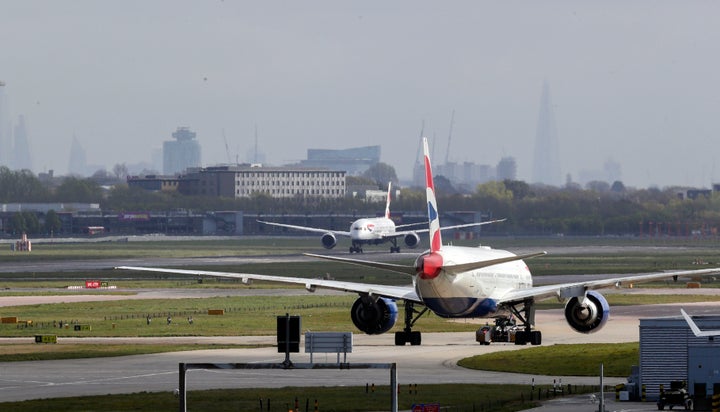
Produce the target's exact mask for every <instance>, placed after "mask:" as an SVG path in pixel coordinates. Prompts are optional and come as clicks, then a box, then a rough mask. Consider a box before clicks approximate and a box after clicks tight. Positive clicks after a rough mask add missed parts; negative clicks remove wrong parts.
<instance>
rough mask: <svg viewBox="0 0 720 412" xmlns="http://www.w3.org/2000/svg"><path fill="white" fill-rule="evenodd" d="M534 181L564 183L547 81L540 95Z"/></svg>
mask: <svg viewBox="0 0 720 412" xmlns="http://www.w3.org/2000/svg"><path fill="white" fill-rule="evenodd" d="M533 182H535V183H543V184H546V185H553V186H560V185H562V174H561V173H560V154H559V148H558V138H557V129H556V128H555V114H554V112H553V108H552V103H551V102H550V90H549V87H548V84H547V82H544V83H543V90H542V96H541V97H540V114H539V116H538V124H537V134H536V136H535V163H534V164H533Z"/></svg>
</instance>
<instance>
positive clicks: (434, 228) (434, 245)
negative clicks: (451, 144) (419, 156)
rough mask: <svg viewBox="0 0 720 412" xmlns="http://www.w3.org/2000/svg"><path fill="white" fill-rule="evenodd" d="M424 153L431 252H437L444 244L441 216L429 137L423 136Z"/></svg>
mask: <svg viewBox="0 0 720 412" xmlns="http://www.w3.org/2000/svg"><path fill="white" fill-rule="evenodd" d="M423 154H424V155H425V192H426V196H427V207H428V223H429V226H430V232H429V234H430V252H437V251H438V250H440V246H441V245H442V237H441V236H440V216H439V215H438V208H437V199H436V198H435V183H433V175H432V167H431V166H430V149H429V148H428V141H427V137H423Z"/></svg>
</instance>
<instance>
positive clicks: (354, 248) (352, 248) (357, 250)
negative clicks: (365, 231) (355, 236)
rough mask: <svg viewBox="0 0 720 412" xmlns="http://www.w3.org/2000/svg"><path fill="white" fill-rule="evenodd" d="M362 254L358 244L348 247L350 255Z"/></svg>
mask: <svg viewBox="0 0 720 412" xmlns="http://www.w3.org/2000/svg"><path fill="white" fill-rule="evenodd" d="M362 252H363V250H362V246H360V245H359V244H357V245H356V244H355V243H353V245H352V246H350V254H353V253H362Z"/></svg>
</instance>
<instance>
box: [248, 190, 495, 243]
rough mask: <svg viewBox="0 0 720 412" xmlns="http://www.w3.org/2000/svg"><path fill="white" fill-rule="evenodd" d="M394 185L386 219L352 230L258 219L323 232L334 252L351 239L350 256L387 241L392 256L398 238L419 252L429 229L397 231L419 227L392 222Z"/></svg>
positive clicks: (374, 219)
mask: <svg viewBox="0 0 720 412" xmlns="http://www.w3.org/2000/svg"><path fill="white" fill-rule="evenodd" d="M391 187H392V182H389V183H388V191H387V201H386V202H385V215H384V216H382V217H371V218H361V219H357V220H355V221H354V222H352V223H351V224H350V230H349V231H347V232H344V231H341V230H330V229H322V228H317V227H308V226H297V225H288V224H285V223H277V222H267V221H263V220H258V221H257V222H258V223H262V224H265V225H271V226H278V227H286V228H289V229H295V230H305V231H308V232H315V233H322V237H320V243H322V245H323V247H324V248H325V249H332V248H334V247H335V245H337V237H338V236H344V237H349V238H350V240H351V242H352V244H351V245H350V254H353V253H362V252H363V249H362V245H364V244H369V245H378V244H381V243H385V242H390V243H392V246H390V253H400V246H398V238H403V241H404V242H405V246H407V247H409V248H410V249H415V248H416V247H417V246H418V245H419V244H420V237H419V236H418V233H425V232H428V229H421V230H402V231H397V229H401V228H407V227H410V226H416V225H417V224H407V225H400V226H395V222H394V221H393V220H392V219H390V192H391V190H390V189H391ZM503 220H505V219H499V220H491V221H486V222H479V223H466V224H462V225H454V226H446V227H443V228H442V230H450V229H459V228H464V227H471V226H483V225H487V224H491V223H497V222H501V221H503Z"/></svg>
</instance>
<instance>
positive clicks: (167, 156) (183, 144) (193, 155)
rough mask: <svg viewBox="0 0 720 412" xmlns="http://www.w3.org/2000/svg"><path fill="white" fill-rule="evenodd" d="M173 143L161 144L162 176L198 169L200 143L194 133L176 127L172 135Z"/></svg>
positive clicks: (184, 128) (170, 141)
mask: <svg viewBox="0 0 720 412" xmlns="http://www.w3.org/2000/svg"><path fill="white" fill-rule="evenodd" d="M172 137H173V138H174V139H175V141H172V140H168V141H165V142H163V174H166V175H172V174H175V173H182V172H184V171H185V169H187V168H188V167H200V143H198V141H197V140H195V132H191V131H190V129H189V128H187V127H178V128H177V130H176V131H175V133H173V134H172Z"/></svg>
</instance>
